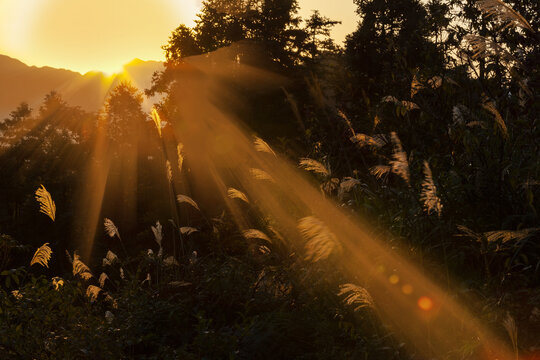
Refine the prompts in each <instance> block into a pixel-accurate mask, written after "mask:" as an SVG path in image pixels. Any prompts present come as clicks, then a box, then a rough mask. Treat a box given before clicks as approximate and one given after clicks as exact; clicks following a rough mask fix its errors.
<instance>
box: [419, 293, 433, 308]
mask: <svg viewBox="0 0 540 360" xmlns="http://www.w3.org/2000/svg"><path fill="white" fill-rule="evenodd" d="M418 307H419V308H420V309H422V310H424V311H429V310H431V309H433V300H431V299H430V298H428V297H427V296H421V297H420V298H419V299H418Z"/></svg>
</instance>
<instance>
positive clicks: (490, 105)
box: [482, 98, 508, 139]
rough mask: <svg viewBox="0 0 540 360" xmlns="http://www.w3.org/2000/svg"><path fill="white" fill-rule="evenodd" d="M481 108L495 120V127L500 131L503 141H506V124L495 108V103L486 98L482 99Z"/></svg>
mask: <svg viewBox="0 0 540 360" xmlns="http://www.w3.org/2000/svg"><path fill="white" fill-rule="evenodd" d="M482 107H483V108H484V109H485V110H486V111H488V112H490V113H491V115H493V117H494V118H495V123H496V124H497V127H498V129H499V130H500V132H501V134H502V135H503V137H504V138H505V139H508V128H507V127H506V123H505V122H504V119H503V118H502V116H501V114H500V113H499V111H498V110H497V108H496V107H495V103H494V102H493V101H492V100H490V99H488V98H484V100H483V101H482Z"/></svg>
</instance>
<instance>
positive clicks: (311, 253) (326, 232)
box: [297, 216, 342, 262]
mask: <svg viewBox="0 0 540 360" xmlns="http://www.w3.org/2000/svg"><path fill="white" fill-rule="evenodd" d="M297 228H298V231H299V232H300V234H301V235H302V237H303V238H304V240H306V241H307V243H306V256H305V259H306V260H310V261H312V262H317V261H320V260H324V259H326V258H328V257H329V256H330V255H331V254H332V253H341V251H342V247H341V244H340V243H339V242H338V239H337V238H336V236H335V235H334V233H332V231H330V229H329V228H328V227H327V226H326V224H324V223H323V222H322V221H321V220H319V219H317V218H316V217H314V216H307V217H304V218H302V219H300V220H299V221H298V226H297Z"/></svg>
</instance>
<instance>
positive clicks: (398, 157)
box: [390, 132, 409, 184]
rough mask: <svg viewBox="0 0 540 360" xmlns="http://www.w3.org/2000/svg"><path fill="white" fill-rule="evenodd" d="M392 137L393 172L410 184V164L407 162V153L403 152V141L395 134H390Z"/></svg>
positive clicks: (391, 162) (391, 164)
mask: <svg viewBox="0 0 540 360" xmlns="http://www.w3.org/2000/svg"><path fill="white" fill-rule="evenodd" d="M390 137H391V139H392V142H393V143H394V151H393V153H392V159H393V160H390V166H392V172H393V173H394V174H396V175H398V176H399V177H401V178H402V179H403V180H405V182H407V184H409V162H408V160H407V153H406V152H405V150H403V146H402V145H401V140H399V137H398V136H397V134H396V133H395V132H392V133H390Z"/></svg>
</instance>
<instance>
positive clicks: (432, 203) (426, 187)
mask: <svg viewBox="0 0 540 360" xmlns="http://www.w3.org/2000/svg"><path fill="white" fill-rule="evenodd" d="M420 199H421V200H422V201H423V202H424V209H425V210H426V211H427V213H428V214H432V213H436V214H437V215H438V216H439V217H440V216H441V212H442V207H443V206H442V203H441V199H440V198H439V196H437V187H436V186H435V183H434V182H433V175H432V173H431V169H430V168H429V163H428V162H427V161H424V182H423V183H422V194H421V195H420Z"/></svg>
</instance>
